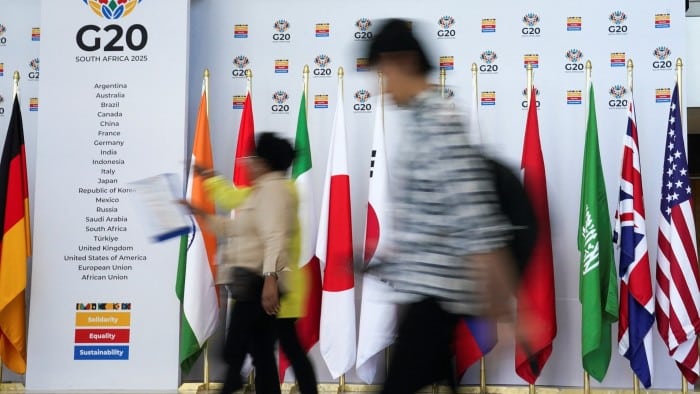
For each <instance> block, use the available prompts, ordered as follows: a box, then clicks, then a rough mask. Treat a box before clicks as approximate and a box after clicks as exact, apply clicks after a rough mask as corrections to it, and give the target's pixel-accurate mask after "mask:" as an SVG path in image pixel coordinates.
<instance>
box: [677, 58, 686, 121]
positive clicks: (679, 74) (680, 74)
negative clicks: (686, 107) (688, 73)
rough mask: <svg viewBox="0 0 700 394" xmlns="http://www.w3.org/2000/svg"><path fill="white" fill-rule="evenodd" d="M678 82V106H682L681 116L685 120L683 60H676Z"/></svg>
mask: <svg viewBox="0 0 700 394" xmlns="http://www.w3.org/2000/svg"><path fill="white" fill-rule="evenodd" d="M676 81H677V82H678V105H680V106H681V109H680V111H679V112H680V114H681V120H683V115H684V114H683V60H681V58H678V59H676Z"/></svg>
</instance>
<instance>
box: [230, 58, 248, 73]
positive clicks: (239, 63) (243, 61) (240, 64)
mask: <svg viewBox="0 0 700 394" xmlns="http://www.w3.org/2000/svg"><path fill="white" fill-rule="evenodd" d="M248 64H250V60H248V58H247V57H245V56H243V55H238V56H236V57H234V58H233V65H234V66H235V68H234V69H233V71H232V72H231V74H232V75H233V77H234V78H242V77H245V69H246V68H247V67H248Z"/></svg>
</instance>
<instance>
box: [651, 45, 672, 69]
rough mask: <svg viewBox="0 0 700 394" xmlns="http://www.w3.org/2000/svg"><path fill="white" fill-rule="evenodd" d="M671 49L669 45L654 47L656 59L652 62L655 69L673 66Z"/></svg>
mask: <svg viewBox="0 0 700 394" xmlns="http://www.w3.org/2000/svg"><path fill="white" fill-rule="evenodd" d="M670 56H671V49H670V48H669V47H665V46H660V47H656V48H654V57H655V58H656V60H655V61H654V62H653V63H652V64H651V66H652V68H654V69H655V70H670V69H671V68H672V67H673V62H671V59H669V57H670Z"/></svg>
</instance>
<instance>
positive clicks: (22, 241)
mask: <svg viewBox="0 0 700 394" xmlns="http://www.w3.org/2000/svg"><path fill="white" fill-rule="evenodd" d="M0 224H2V226H3V228H2V235H1V237H2V238H1V239H0V358H2V362H3V363H4V364H5V365H6V366H7V367H8V368H9V369H11V370H12V371H14V372H16V373H18V374H23V373H24V372H25V371H26V369H27V351H26V330H25V317H24V316H25V302H24V290H25V288H26V287H27V257H29V256H30V255H31V245H30V241H29V240H30V238H29V190H28V187H27V160H26V155H25V152H24V131H23V129H22V115H21V113H20V106H19V99H18V98H17V96H15V99H14V103H13V105H12V115H11V117H10V125H9V127H8V129H7V137H6V138H5V147H4V148H3V151H2V159H0Z"/></svg>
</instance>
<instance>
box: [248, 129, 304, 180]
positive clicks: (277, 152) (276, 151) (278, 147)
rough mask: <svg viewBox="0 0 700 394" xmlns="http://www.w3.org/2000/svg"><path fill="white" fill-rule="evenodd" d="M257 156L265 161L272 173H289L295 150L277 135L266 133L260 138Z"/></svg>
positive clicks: (256, 150) (256, 148) (256, 149)
mask: <svg viewBox="0 0 700 394" xmlns="http://www.w3.org/2000/svg"><path fill="white" fill-rule="evenodd" d="M255 155H256V156H257V157H259V158H260V159H262V160H263V161H265V164H267V166H268V167H270V170H272V171H287V169H289V166H291V165H292V161H294V156H295V153H294V148H293V147H292V144H290V143H289V141H287V140H286V139H284V138H281V137H278V136H277V134H275V133H271V132H264V133H262V134H260V135H259V136H258V140H257V142H256V144H255Z"/></svg>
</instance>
